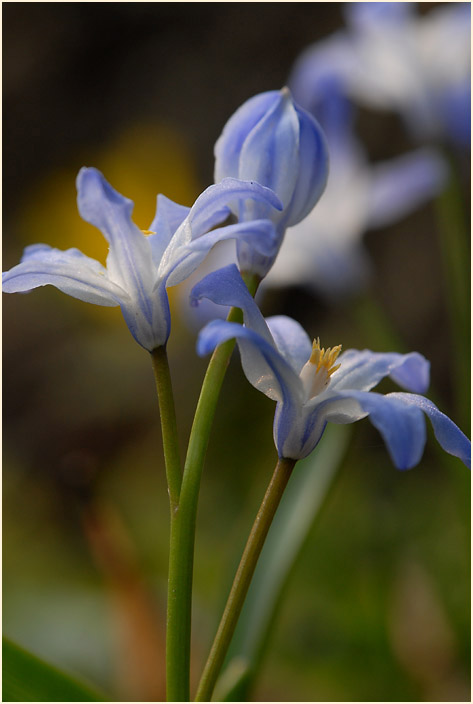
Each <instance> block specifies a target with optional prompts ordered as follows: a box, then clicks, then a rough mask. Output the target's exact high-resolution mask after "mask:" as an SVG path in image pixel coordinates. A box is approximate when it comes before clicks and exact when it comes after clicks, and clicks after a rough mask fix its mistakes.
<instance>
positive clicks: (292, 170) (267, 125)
mask: <svg viewBox="0 0 473 704" xmlns="http://www.w3.org/2000/svg"><path fill="white" fill-rule="evenodd" d="M299 145H300V143H299V119H298V116H297V113H296V110H295V107H294V103H293V101H292V97H291V94H290V93H289V91H288V90H287V89H285V90H282V91H275V100H274V104H273V105H272V107H271V109H270V110H268V111H267V112H266V113H265V115H264V116H263V117H262V118H261V120H260V121H259V122H258V124H257V125H255V127H254V128H253V129H252V130H251V131H250V132H249V134H248V136H247V137H246V139H245V141H244V143H243V145H242V148H241V153H240V163H239V171H238V176H239V178H242V179H245V180H255V181H257V182H258V183H261V184H262V185H264V186H267V187H269V188H271V189H272V190H273V191H274V192H275V193H277V194H278V196H279V198H280V199H281V202H282V204H283V209H286V208H287V207H288V205H289V203H290V201H291V199H292V197H293V193H294V188H295V185H296V181H297V177H298V170H299ZM266 216H267V210H266V212H264V211H263V210H262V209H261V207H260V208H256V207H255V206H253V207H250V208H248V206H246V207H245V219H253V218H255V217H266Z"/></svg>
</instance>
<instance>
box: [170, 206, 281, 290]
mask: <svg viewBox="0 0 473 704" xmlns="http://www.w3.org/2000/svg"><path fill="white" fill-rule="evenodd" d="M230 239H234V240H236V241H237V245H239V244H241V243H242V242H243V243H245V244H247V245H248V247H249V248H251V251H252V252H255V253H257V254H258V256H260V257H262V258H263V259H268V258H272V257H275V256H276V253H277V247H278V237H277V232H276V230H275V228H274V225H273V223H272V222H271V220H251V221H250V222H242V223H237V224H235V225H227V226H225V227H219V228H217V229H215V230H212V231H211V232H207V233H206V234H205V235H201V236H200V237H197V238H196V239H193V240H191V241H190V242H189V243H188V244H187V245H182V246H181V247H180V248H179V249H176V250H175V252H174V261H173V262H172V265H171V267H170V268H168V269H167V270H166V269H164V267H160V269H159V273H160V276H162V277H164V278H165V280H166V282H167V283H166V285H167V286H175V285H176V284H179V283H181V281H184V279H186V278H187V277H188V276H190V275H191V274H192V273H193V272H194V271H195V270H196V269H197V267H198V266H199V264H200V263H201V262H202V261H203V259H205V257H206V256H207V254H208V252H209V251H210V249H211V248H212V247H213V246H214V245H215V244H216V243H217V242H222V241H224V240H230ZM165 263H166V264H167V265H168V267H169V260H166V261H165Z"/></svg>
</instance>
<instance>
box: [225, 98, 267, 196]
mask: <svg viewBox="0 0 473 704" xmlns="http://www.w3.org/2000/svg"><path fill="white" fill-rule="evenodd" d="M278 100H279V91H267V92H265V93H259V94H258V95H255V96H253V97H252V98H250V99H249V100H247V101H246V102H245V103H243V105H241V106H240V107H239V108H238V109H237V110H236V111H235V112H234V113H233V115H232V116H231V118H230V119H229V120H228V121H227V123H226V125H225V127H224V128H223V132H222V134H221V135H220V137H219V138H218V140H217V142H216V144H215V147H214V155H215V174H214V177H215V183H218V182H219V181H221V180H222V179H224V178H227V177H229V176H230V177H233V178H239V168H240V154H241V150H242V147H243V143H244V141H245V139H246V138H247V136H248V134H249V133H250V132H251V131H252V130H253V128H254V127H255V126H256V125H257V124H258V122H259V121H260V120H261V118H262V117H263V116H264V115H265V113H266V112H267V111H268V110H271V109H272V107H273V106H274V104H275V102H277V101H278Z"/></svg>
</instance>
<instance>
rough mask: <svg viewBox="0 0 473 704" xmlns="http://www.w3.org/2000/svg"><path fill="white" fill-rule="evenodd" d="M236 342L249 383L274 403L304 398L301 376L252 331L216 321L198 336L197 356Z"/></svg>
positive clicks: (273, 348) (296, 400)
mask: <svg viewBox="0 0 473 704" xmlns="http://www.w3.org/2000/svg"><path fill="white" fill-rule="evenodd" d="M232 338H235V339H237V341H238V346H239V348H240V354H241V362H242V367H243V371H244V372H245V376H246V378H247V379H248V381H249V382H250V383H251V384H253V386H254V387H255V388H256V389H258V391H261V392H262V393H264V394H265V395H266V396H268V397H269V398H271V399H273V400H275V401H287V402H292V403H293V404H294V405H295V406H297V404H298V403H300V400H301V398H302V384H301V381H300V379H299V376H298V375H297V374H296V373H295V372H294V370H293V369H292V368H291V367H290V366H289V365H288V364H287V362H286V360H285V359H284V358H283V357H282V355H281V354H280V353H279V352H278V350H277V349H276V348H275V347H274V346H273V345H272V344H271V343H269V342H268V341H267V340H265V339H264V338H263V337H262V336H261V335H258V334H257V333H255V332H254V331H253V330H250V329H249V328H246V327H243V326H242V325H238V323H229V322H227V321H223V320H213V321H212V322H211V323H209V324H208V325H206V326H205V327H204V328H203V329H202V330H201V331H200V333H199V337H198V340H197V353H198V354H199V355H201V356H202V355H205V354H208V353H209V352H212V351H213V350H214V349H215V347H217V345H219V344H221V343H222V342H225V341H226V340H230V339H232Z"/></svg>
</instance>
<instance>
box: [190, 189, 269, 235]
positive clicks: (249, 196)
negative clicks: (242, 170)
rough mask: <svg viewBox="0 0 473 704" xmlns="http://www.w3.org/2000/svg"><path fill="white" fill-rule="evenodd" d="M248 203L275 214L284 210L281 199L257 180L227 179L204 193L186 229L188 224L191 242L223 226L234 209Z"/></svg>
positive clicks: (196, 202) (194, 207) (192, 209)
mask: <svg viewBox="0 0 473 704" xmlns="http://www.w3.org/2000/svg"><path fill="white" fill-rule="evenodd" d="M248 200H249V201H258V202H261V203H264V204H265V205H266V206H270V209H274V210H282V207H283V204H282V202H281V199H280V198H279V196H278V195H277V194H276V193H275V192H274V191H273V190H272V189H271V188H269V187H266V186H265V185H261V184H260V183H257V182H256V179H252V180H248V181H245V180H242V179H236V178H225V179H223V180H222V181H220V182H219V183H215V184H213V185H212V186H209V187H208V188H206V189H205V191H204V192H203V193H201V195H200V196H199V197H198V198H197V200H196V201H195V203H194V205H193V206H192V208H191V210H190V212H189V215H188V217H187V219H186V222H185V223H183V226H184V225H185V224H188V225H189V227H190V232H191V235H192V239H196V238H197V237H200V236H201V235H203V234H204V233H205V232H208V231H209V230H210V229H212V228H213V227H215V225H218V224H220V223H221V222H223V220H225V218H227V217H228V215H230V213H231V212H233V209H235V210H236V209H237V208H236V205H237V204H238V202H239V201H248ZM232 206H233V207H232Z"/></svg>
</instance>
